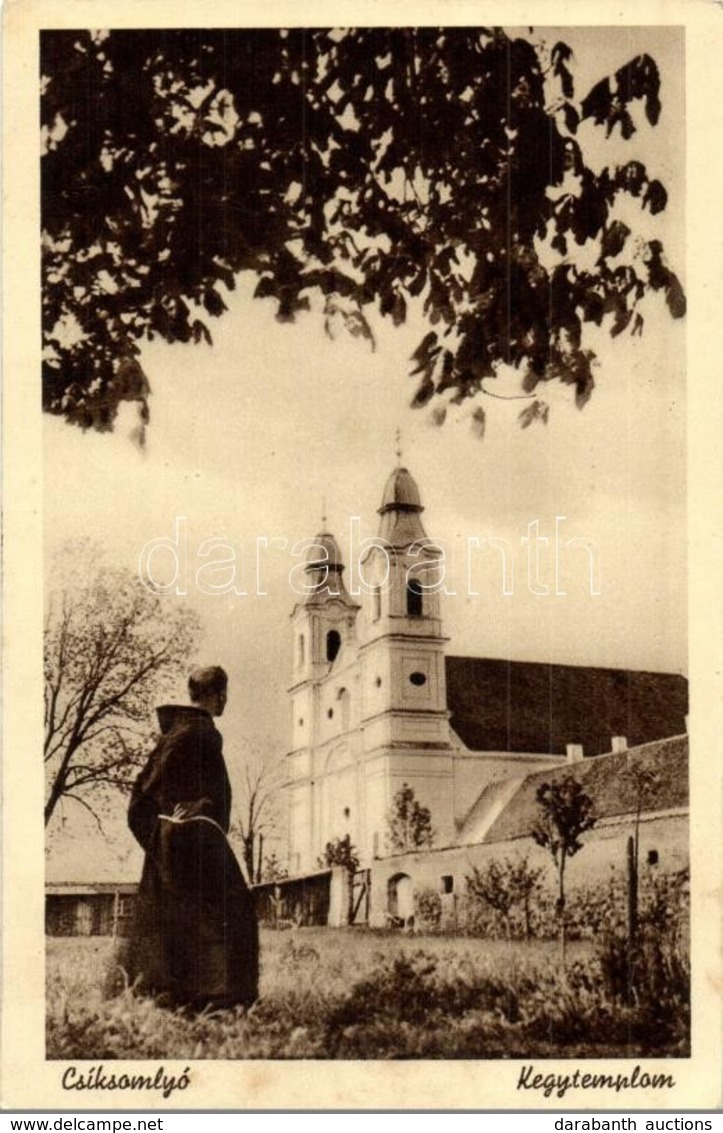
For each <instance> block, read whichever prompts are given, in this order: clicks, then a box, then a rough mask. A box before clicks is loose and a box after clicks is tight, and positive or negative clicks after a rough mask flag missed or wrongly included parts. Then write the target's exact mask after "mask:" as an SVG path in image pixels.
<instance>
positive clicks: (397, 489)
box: [379, 468, 424, 514]
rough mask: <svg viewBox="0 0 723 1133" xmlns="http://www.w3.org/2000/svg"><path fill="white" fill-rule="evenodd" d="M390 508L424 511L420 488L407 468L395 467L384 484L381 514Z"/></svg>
mask: <svg viewBox="0 0 723 1133" xmlns="http://www.w3.org/2000/svg"><path fill="white" fill-rule="evenodd" d="M390 508H409V509H410V510H414V511H423V510H424V509H423V507H422V500H421V498H420V495H419V488H418V487H417V483H416V481H415V479H414V477H413V476H412V475H411V473H410V472H408V471H407V469H406V468H395V469H394V471H393V472H392V474H391V476H390V477H389V479H388V480H387V482H386V484H385V485H384V495H383V496H382V506H381V507H380V509H379V511H380V514H381V513H383V512H385V511H388V510H389V509H390Z"/></svg>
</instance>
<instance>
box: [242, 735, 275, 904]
mask: <svg viewBox="0 0 723 1133" xmlns="http://www.w3.org/2000/svg"><path fill="white" fill-rule="evenodd" d="M281 781H282V764H281V762H279V761H271V762H267V761H264V760H263V759H262V757H261V756H260V755H259V754H257V753H254V752H252V753H250V754H249V756H248V758H247V759H246V764H245V767H244V774H243V779H242V787H241V797H240V799H239V802H238V805H237V806H236V807H235V808H234V810H235V818H234V821H233V822H232V824H231V831H230V833H231V836H232V837H233V836H234V835H236V836H237V837H238V838H240V840H241V845H242V853H243V859H244V864H245V866H246V869H247V871H248V876H249V881H252V882H253V881H260V880H261V865H262V862H263V857H264V855H263V844H264V839H266V838H268V837H269V836H270V835H273V834H274V832H275V831H276V830H277V829H278V826H279V803H280V794H281V785H282V782H281Z"/></svg>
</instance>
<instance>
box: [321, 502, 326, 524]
mask: <svg viewBox="0 0 723 1133" xmlns="http://www.w3.org/2000/svg"><path fill="white" fill-rule="evenodd" d="M321 530H322V531H326V496H322V497H321Z"/></svg>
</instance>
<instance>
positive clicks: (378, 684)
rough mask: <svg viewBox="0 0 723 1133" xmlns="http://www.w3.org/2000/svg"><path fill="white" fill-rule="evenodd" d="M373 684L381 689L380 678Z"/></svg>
mask: <svg viewBox="0 0 723 1133" xmlns="http://www.w3.org/2000/svg"><path fill="white" fill-rule="evenodd" d="M374 683H375V684H376V686H377V688H381V687H382V678H381V677H377V679H376V681H375V682H374Z"/></svg>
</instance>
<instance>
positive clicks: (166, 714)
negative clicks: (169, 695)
mask: <svg viewBox="0 0 723 1133" xmlns="http://www.w3.org/2000/svg"><path fill="white" fill-rule="evenodd" d="M156 715H157V716H158V725H159V727H160V729H161V732H162V733H163V735H164V736H165V735H166V733H167V732H170V731H171V729H172V728H177V727H178V726H179V725H181V724H185V725H186V726H187V727H188V726H191V727H193V725H196V726H197V725H199V724H208V723H209V721H210V720H211V717H210V716H209V714H208V712H204V710H203V708H194V706H193V705H192V704H162V705H161V707H160V708H157V709H156Z"/></svg>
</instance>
